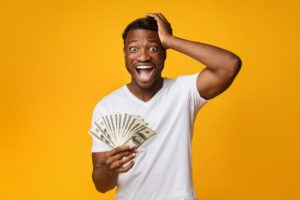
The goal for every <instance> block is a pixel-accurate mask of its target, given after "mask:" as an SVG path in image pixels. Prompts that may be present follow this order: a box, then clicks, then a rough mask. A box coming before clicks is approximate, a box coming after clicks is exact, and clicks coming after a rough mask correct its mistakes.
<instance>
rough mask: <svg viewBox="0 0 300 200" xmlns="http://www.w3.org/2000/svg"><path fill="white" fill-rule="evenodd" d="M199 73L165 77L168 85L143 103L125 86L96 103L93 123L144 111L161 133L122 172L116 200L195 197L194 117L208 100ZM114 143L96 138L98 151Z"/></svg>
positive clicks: (150, 125) (96, 149) (94, 141)
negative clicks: (201, 92) (201, 91)
mask: <svg viewBox="0 0 300 200" xmlns="http://www.w3.org/2000/svg"><path fill="white" fill-rule="evenodd" d="M197 76H198V73H197V74H193V75H189V76H180V77H178V78H177V79H175V80H171V79H168V78H165V79H164V82H163V87H162V88H161V89H160V90H159V91H158V92H157V93H156V94H155V96H153V97H152V98H151V99H150V100H149V101H148V102H143V101H142V100H140V99H138V98H137V97H136V96H134V95H133V94H132V93H131V92H130V91H129V90H128V88H127V86H123V87H121V88H119V89H118V90H116V91H114V92H113V93H111V94H109V95H108V96H106V97H104V98H103V99H102V100H101V101H100V102H99V103H98V104H97V105H96V107H95V110H94V113H93V118H92V122H95V121H96V120H97V119H99V118H100V116H101V115H106V114H109V113H115V112H121V113H123V112H124V113H129V114H135V115H139V116H141V117H142V118H143V119H144V120H145V121H146V122H147V123H148V126H149V127H150V128H151V129H153V130H154V131H155V132H156V135H155V136H153V137H152V138H150V139H149V140H148V141H146V142H145V143H144V144H142V146H140V147H139V149H138V153H137V156H136V158H135V165H134V166H133V168H131V169H130V170H129V171H128V172H126V173H121V174H119V177H118V188H117V192H116V197H115V199H116V200H179V199H180V200H183V199H184V200H194V199H196V195H195V192H194V187H193V182H192V174H191V173H192V170H191V167H192V163H191V139H192V133H193V127H194V120H195V118H196V115H197V112H198V111H199V109H200V108H201V107H202V106H203V105H204V104H205V103H206V100H205V99H204V98H202V97H201V96H200V95H199V92H198V90H197V87H196V79H197ZM108 150H111V148H110V147H109V146H108V145H106V144H104V143H102V142H101V141H99V140H97V139H96V138H93V146H92V152H101V151H108Z"/></svg>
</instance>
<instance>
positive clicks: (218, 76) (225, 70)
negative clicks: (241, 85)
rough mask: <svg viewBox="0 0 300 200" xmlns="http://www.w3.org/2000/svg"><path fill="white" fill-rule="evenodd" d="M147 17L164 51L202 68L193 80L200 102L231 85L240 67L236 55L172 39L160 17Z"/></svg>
mask: <svg viewBox="0 0 300 200" xmlns="http://www.w3.org/2000/svg"><path fill="white" fill-rule="evenodd" d="M147 16H150V17H153V18H155V19H156V21H157V24H158V34H159V37H160V40H161V43H162V45H163V47H164V48H165V49H173V50H175V51H178V52H180V53H183V54H185V55H187V56H190V57H192V58H194V59H196V60H197V61H199V62H200V63H202V64H203V65H205V66H206V67H205V69H203V70H202V72H201V73H200V74H199V76H198V79H197V88H198V91H199V93H200V94H201V96H202V97H203V98H205V99H211V98H213V97H215V96H217V95H219V94H221V93H222V92H223V91H225V90H226V89H227V88H228V87H229V86H230V85H231V83H232V81H233V80H234V78H235V77H236V75H237V74H238V72H239V70H240V68H241V65H242V62H241V59H240V58H239V57H238V56H237V55H235V54H234V53H232V52H230V51H227V50H225V49H221V48H219V47H216V46H212V45H209V44H204V43H200V42H194V41H190V40H186V39H182V38H179V37H176V36H173V35H172V28H171V25H170V24H169V22H168V21H167V20H166V18H165V17H164V16H163V15H162V14H148V15H147Z"/></svg>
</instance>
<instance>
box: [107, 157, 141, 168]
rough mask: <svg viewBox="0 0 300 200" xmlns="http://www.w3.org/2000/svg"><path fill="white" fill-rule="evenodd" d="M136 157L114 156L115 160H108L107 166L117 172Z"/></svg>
mask: <svg viewBox="0 0 300 200" xmlns="http://www.w3.org/2000/svg"><path fill="white" fill-rule="evenodd" d="M135 157H136V153H131V154H129V155H127V154H126V155H124V156H119V155H118V156H114V157H113V158H109V159H108V160H107V163H106V165H107V166H108V167H109V168H110V169H111V170H115V169H117V168H120V167H123V165H124V164H126V163H128V162H129V161H131V160H132V159H134V158H135Z"/></svg>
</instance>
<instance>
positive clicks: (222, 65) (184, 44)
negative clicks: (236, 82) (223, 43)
mask: <svg viewBox="0 0 300 200" xmlns="http://www.w3.org/2000/svg"><path fill="white" fill-rule="evenodd" d="M166 46H167V47H168V48H169V49H173V50H175V51H178V52H180V53H183V54H185V55H187V56H190V57H192V58H194V59H195V60H197V61H199V62H200V63H202V64H203V65H205V66H206V67H207V68H209V69H210V70H212V71H214V70H228V71H232V72H235V71H237V70H238V68H239V66H240V62H241V61H240V59H239V57H238V56H236V55H235V54H233V53H232V52H230V51H227V50H225V49H221V48H219V47H216V46H212V45H209V44H204V43H200V42H194V41H189V40H185V39H182V38H178V37H175V36H172V37H170V38H169V39H168V41H167V45H166Z"/></svg>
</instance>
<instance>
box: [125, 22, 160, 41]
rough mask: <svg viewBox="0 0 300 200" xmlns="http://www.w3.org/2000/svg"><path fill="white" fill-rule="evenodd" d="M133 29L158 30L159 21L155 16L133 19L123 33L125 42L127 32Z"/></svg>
mask: <svg viewBox="0 0 300 200" xmlns="http://www.w3.org/2000/svg"><path fill="white" fill-rule="evenodd" d="M133 29H146V30H152V31H156V32H157V30H158V27H157V22H156V20H155V19H154V18H153V17H143V18H138V19H136V20H134V21H132V22H131V23H130V24H128V25H127V27H126V28H125V30H124V32H123V34H122V38H123V41H124V43H125V39H126V37H127V33H128V32H129V31H130V30H133Z"/></svg>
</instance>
